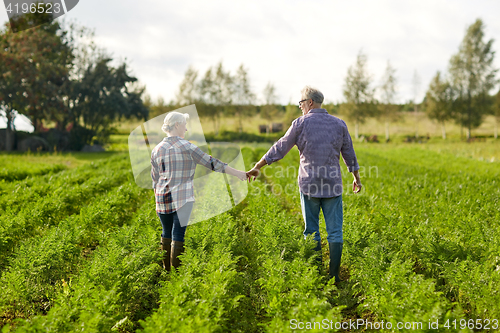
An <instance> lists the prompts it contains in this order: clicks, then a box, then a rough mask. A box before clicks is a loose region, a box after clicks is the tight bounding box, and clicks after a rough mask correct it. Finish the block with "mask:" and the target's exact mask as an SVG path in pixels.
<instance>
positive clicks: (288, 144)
mask: <svg viewBox="0 0 500 333" xmlns="http://www.w3.org/2000/svg"><path fill="white" fill-rule="evenodd" d="M297 126H298V125H297V119H296V120H294V121H293V123H292V125H291V126H290V128H288V130H287V131H286V133H285V135H283V137H282V138H281V139H279V140H278V142H276V143H275V144H274V145H273V146H272V147H271V148H270V149H269V150H268V152H267V153H266V154H265V155H264V156H263V157H262V158H261V160H260V161H259V162H258V163H257V164H255V166H254V167H253V168H252V170H250V171H248V172H247V177H248V181H249V182H250V181H251V180H252V179H251V178H252V177H253V180H255V178H257V177H258V176H259V175H260V168H262V167H263V166H264V165H270V164H272V163H273V162H276V161H279V160H281V159H282V158H283V157H285V155H286V154H288V152H289V151H290V150H291V149H292V147H293V146H294V145H295V144H296V142H297V135H298V129H297Z"/></svg>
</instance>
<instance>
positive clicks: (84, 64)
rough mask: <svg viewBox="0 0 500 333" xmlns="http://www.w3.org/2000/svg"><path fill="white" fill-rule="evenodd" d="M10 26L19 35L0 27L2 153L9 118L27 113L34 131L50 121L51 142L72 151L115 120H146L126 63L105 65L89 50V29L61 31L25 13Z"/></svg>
mask: <svg viewBox="0 0 500 333" xmlns="http://www.w3.org/2000/svg"><path fill="white" fill-rule="evenodd" d="M39 23H43V24H42V25H39V26H37V25H38V24H39ZM16 24H17V25H18V27H21V28H22V29H18V30H22V31H19V32H17V33H14V32H13V31H12V30H11V29H10V28H9V25H8V23H7V24H5V26H4V29H3V30H0V76H1V80H0V110H3V111H4V114H5V116H6V118H7V129H6V133H5V144H4V148H5V149H6V150H12V149H13V147H14V139H15V135H14V134H15V133H14V130H15V128H14V126H13V120H14V117H15V116H16V114H23V115H25V116H27V117H28V118H29V119H30V120H31V122H32V124H33V126H34V128H35V132H43V130H44V126H46V125H47V124H52V125H53V126H54V128H53V129H51V135H52V136H51V137H52V138H53V139H54V138H55V139H54V142H51V144H52V145H55V146H56V148H58V149H73V150H79V149H81V147H83V145H85V144H92V143H93V142H95V141H96V140H98V141H102V140H105V139H106V137H107V136H109V134H110V133H111V131H112V125H113V124H114V123H115V122H116V121H117V120H119V119H121V118H130V117H137V118H142V119H147V116H148V109H147V107H146V106H145V105H144V104H143V102H142V95H143V92H144V87H141V86H139V85H138V84H137V79H136V78H135V77H133V76H131V75H130V74H129V70H128V68H127V65H126V63H122V64H120V65H118V66H117V67H114V66H112V65H111V62H112V60H113V59H112V57H111V56H109V55H108V54H106V52H105V50H103V49H99V48H98V47H96V45H95V43H94V41H93V32H92V31H90V30H89V29H87V28H85V27H80V26H77V25H76V24H74V23H72V24H67V25H66V26H62V25H61V24H60V23H58V22H57V21H52V17H51V16H50V14H46V15H43V14H40V13H37V14H36V15H35V14H31V13H28V14H25V15H24V16H22V17H20V18H19V19H18V20H17V23H16ZM25 29H26V30H25Z"/></svg>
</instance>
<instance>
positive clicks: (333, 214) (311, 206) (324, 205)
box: [300, 192, 344, 244]
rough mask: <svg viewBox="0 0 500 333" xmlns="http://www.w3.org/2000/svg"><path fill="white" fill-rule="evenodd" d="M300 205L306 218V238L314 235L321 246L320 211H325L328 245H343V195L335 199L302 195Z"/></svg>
mask: <svg viewBox="0 0 500 333" xmlns="http://www.w3.org/2000/svg"><path fill="white" fill-rule="evenodd" d="M300 204H301V206H302V215H303V216H304V222H305V225H306V227H305V229H304V237H305V236H307V235H310V234H314V240H316V241H317V242H318V244H321V236H320V234H319V210H320V208H321V209H322V210H323V216H324V217H325V224H326V232H327V233H328V236H327V238H326V239H327V240H328V243H343V242H344V240H343V237H342V223H343V220H344V214H343V211H342V195H339V196H338V197H333V198H313V197H310V196H308V195H304V194H303V193H302V192H301V193H300Z"/></svg>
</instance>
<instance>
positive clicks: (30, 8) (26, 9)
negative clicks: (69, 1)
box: [7, 2, 62, 14]
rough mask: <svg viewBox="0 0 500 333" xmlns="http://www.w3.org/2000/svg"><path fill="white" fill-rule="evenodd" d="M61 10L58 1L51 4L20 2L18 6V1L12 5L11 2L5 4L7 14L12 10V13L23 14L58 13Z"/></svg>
mask: <svg viewBox="0 0 500 333" xmlns="http://www.w3.org/2000/svg"><path fill="white" fill-rule="evenodd" d="M61 10H62V8H61V4H60V3H55V4H52V3H50V2H49V3H46V4H43V3H37V4H36V3H32V4H28V3H22V4H21V6H19V4H18V3H16V4H15V5H14V6H12V3H9V5H8V6H7V13H8V14H12V12H14V14H21V13H23V14H27V13H32V14H35V13H39V14H42V13H46V14H53V13H54V14H59V13H60V12H61Z"/></svg>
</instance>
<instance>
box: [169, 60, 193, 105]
mask: <svg viewBox="0 0 500 333" xmlns="http://www.w3.org/2000/svg"><path fill="white" fill-rule="evenodd" d="M197 77H198V71H197V70H195V69H194V68H193V67H192V66H189V67H188V69H187V70H186V73H185V74H184V79H183V80H182V82H181V84H180V85H179V92H178V93H177V94H176V96H175V98H176V101H177V104H178V105H190V104H193V103H194V102H195V101H196V100H197V99H198V96H197V84H196V79H197Z"/></svg>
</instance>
